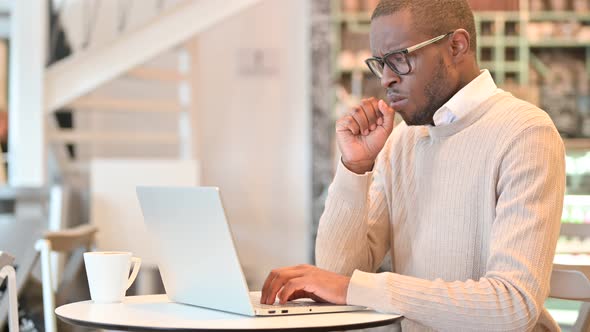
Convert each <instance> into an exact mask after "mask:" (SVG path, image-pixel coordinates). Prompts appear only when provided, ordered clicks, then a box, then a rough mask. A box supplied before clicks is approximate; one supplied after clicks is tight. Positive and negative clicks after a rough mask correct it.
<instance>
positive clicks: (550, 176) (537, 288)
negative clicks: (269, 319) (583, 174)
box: [262, 0, 565, 331]
mask: <svg viewBox="0 0 590 332" xmlns="http://www.w3.org/2000/svg"><path fill="white" fill-rule="evenodd" d="M370 38H371V48H372V52H373V55H374V57H373V58H370V59H368V60H367V64H368V65H369V67H370V69H371V70H372V71H373V73H374V74H376V76H377V77H379V78H380V79H381V83H382V85H383V87H384V88H385V89H386V91H387V96H388V98H387V103H386V102H384V101H377V100H375V99H366V100H363V101H362V104H361V105H359V106H358V107H356V108H355V109H354V110H352V111H351V112H350V114H348V115H346V116H344V117H343V118H341V119H339V120H338V121H337V124H336V138H337V141H338V146H339V148H340V151H341V152H342V159H341V163H340V164H339V166H338V169H337V171H336V176H335V179H334V182H333V183H332V185H331V187H330V192H329V195H328V198H327V201H326V208H325V211H324V214H323V215H322V217H321V220H320V226H319V230H318V237H317V246H316V261H317V264H318V267H314V266H308V265H302V266H296V267H287V268H281V269H277V270H274V271H272V272H271V273H270V274H269V276H268V278H267V280H266V282H265V284H264V286H263V291H262V302H263V303H267V304H271V303H273V302H274V301H275V296H278V298H279V300H280V302H285V301H287V300H290V299H294V298H299V297H312V298H314V299H316V300H318V301H328V302H333V303H348V304H355V305H364V306H368V307H371V308H374V309H376V310H379V311H385V312H396V313H400V314H402V315H404V317H405V319H404V321H402V328H403V329H404V330H419V331H422V330H429V329H437V330H446V331H456V330H475V331H488V330H489V331H491V330H493V331H526V330H535V331H543V330H550V331H555V330H559V327H558V326H557V324H556V323H555V321H554V320H553V319H552V318H551V317H550V316H549V314H548V312H547V310H546V309H544V307H543V302H544V300H545V299H546V297H547V295H548V293H549V277H550V273H551V267H552V260H553V255H554V251H555V246H556V242H557V238H558V234H559V226H560V217H561V211H562V205H563V195H564V187H565V166H564V164H565V161H564V147H563V143H562V141H561V139H560V137H559V134H558V133H557V131H556V129H555V127H554V125H553V123H552V122H551V120H550V119H549V117H548V116H547V115H546V113H544V112H543V111H542V110H540V109H538V108H537V107H535V106H533V105H531V104H528V103H526V102H524V101H521V100H518V99H516V98H514V97H513V96H512V95H510V94H509V93H506V92H503V91H502V90H499V89H498V88H497V87H496V85H495V84H494V81H493V80H492V77H491V75H490V73H489V72H488V71H485V70H484V71H480V70H479V67H478V65H477V63H476V54H475V49H476V47H475V43H476V40H475V27H474V19H473V13H472V12H471V9H470V8H469V5H468V4H467V1H466V0H441V1H433V0H382V1H381V2H380V3H379V5H378V7H377V8H376V10H375V12H374V13H373V17H372V21H371V34H370ZM394 113H398V114H400V115H401V117H402V118H403V120H404V122H405V123H402V124H400V125H399V126H397V127H396V128H395V129H394V119H393V118H394ZM388 252H389V253H390V254H391V257H392V262H393V272H386V273H378V274H377V273H374V272H375V271H376V270H377V269H378V267H379V266H380V264H381V261H382V260H383V257H384V256H385V255H386V254H387V253H388Z"/></svg>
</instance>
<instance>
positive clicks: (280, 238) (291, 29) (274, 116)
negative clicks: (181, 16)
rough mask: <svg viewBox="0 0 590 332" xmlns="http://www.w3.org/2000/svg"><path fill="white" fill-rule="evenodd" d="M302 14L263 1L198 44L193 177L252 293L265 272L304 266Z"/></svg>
mask: <svg viewBox="0 0 590 332" xmlns="http://www.w3.org/2000/svg"><path fill="white" fill-rule="evenodd" d="M308 6H309V3H308V0H305V1H303V0H265V1H263V2H261V3H260V4H259V5H256V6H255V7H253V8H251V9H249V10H247V11H245V12H243V13H241V14H240V15H239V16H236V17H233V18H231V19H229V20H227V21H225V22H223V24H218V25H217V26H215V27H214V28H212V29H210V30H209V31H207V32H205V33H202V34H201V35H199V39H198V45H199V56H198V61H199V84H198V95H197V96H196V97H197V103H198V104H197V105H198V109H199V115H198V117H197V122H198V123H197V130H196V134H197V143H198V144H197V148H198V149H199V151H200V152H199V156H200V163H201V166H202V174H201V179H202V182H203V183H204V184H206V185H215V186H219V187H221V193H222V197H223V199H224V204H225V207H226V210H227V214H228V218H229V220H230V222H231V225H232V229H233V231H234V237H235V238H236V242H237V246H238V250H239V253H240V258H241V260H242V263H243V265H244V268H245V270H246V274H247V278H248V279H249V283H250V285H251V286H254V287H253V288H254V289H259V287H260V286H261V285H262V282H263V281H264V278H265V277H266V275H267V273H268V272H269V270H270V269H271V268H274V267H279V266H283V265H291V264H298V263H306V262H309V261H310V258H311V247H310V246H311V239H310V236H311V233H312V232H311V230H310V225H311V220H310V219H311V106H310V91H309V90H310V84H311V81H310V79H309V76H310V75H309V72H310V63H309V57H310V54H311V51H310V43H309V41H308V40H309V35H310V32H309V27H310V21H309V16H310V13H309V9H308ZM257 50H262V51H263V54H264V55H263V57H265V58H264V60H263V63H264V65H262V66H260V65H251V64H252V63H254V62H255V61H254V60H253V59H252V54H253V53H255V52H256V51H257ZM266 57H268V58H266ZM260 68H263V69H260ZM251 70H252V71H254V72H251Z"/></svg>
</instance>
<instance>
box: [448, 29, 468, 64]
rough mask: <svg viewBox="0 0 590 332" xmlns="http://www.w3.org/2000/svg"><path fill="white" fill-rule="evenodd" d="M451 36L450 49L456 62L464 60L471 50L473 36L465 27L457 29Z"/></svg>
mask: <svg viewBox="0 0 590 332" xmlns="http://www.w3.org/2000/svg"><path fill="white" fill-rule="evenodd" d="M449 38H451V42H450V46H449V51H450V54H451V57H452V59H453V62H454V63H460V62H462V61H463V60H464V59H465V57H466V56H467V55H469V53H470V52H471V36H470V35H469V32H467V30H465V29H457V30H455V32H454V33H453V34H452V35H451V36H450V37H449Z"/></svg>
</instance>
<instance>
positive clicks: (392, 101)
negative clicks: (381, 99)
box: [387, 95, 408, 110]
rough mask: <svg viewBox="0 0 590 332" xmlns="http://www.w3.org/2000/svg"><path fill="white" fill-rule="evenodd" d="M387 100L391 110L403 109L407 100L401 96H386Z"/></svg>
mask: <svg viewBox="0 0 590 332" xmlns="http://www.w3.org/2000/svg"><path fill="white" fill-rule="evenodd" d="M387 99H388V100H389V106H390V107H391V108H393V109H394V110H398V109H399V108H401V107H403V106H404V105H405V104H406V102H407V101H408V98H406V97H403V96H391V95H390V96H388V97H387Z"/></svg>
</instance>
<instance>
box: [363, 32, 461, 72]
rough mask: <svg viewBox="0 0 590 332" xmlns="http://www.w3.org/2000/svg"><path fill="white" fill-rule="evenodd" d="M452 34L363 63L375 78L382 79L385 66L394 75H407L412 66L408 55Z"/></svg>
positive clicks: (372, 58) (369, 59)
mask: <svg viewBox="0 0 590 332" xmlns="http://www.w3.org/2000/svg"><path fill="white" fill-rule="evenodd" d="M454 32H455V31H451V32H449V33H446V34H444V35H440V36H438V37H434V38H432V39H430V40H427V41H425V42H422V43H420V44H417V45H414V46H410V47H408V48H406V49H403V50H399V51H393V52H389V53H387V54H385V55H384V56H383V57H382V58H379V57H371V58H368V59H367V60H365V63H366V64H367V66H369V69H370V70H371V72H372V73H373V74H375V76H377V77H378V78H382V77H383V70H384V67H385V64H387V67H389V69H391V70H393V71H394V72H395V73H396V74H398V75H407V74H409V73H410V72H411V71H412V65H411V64H410V61H409V60H408V54H410V53H412V52H414V51H416V50H419V49H421V48H422V47H425V46H428V45H430V44H433V43H436V42H437V41H439V40H441V39H443V38H445V37H447V36H450V35H451V34H453V33H454Z"/></svg>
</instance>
